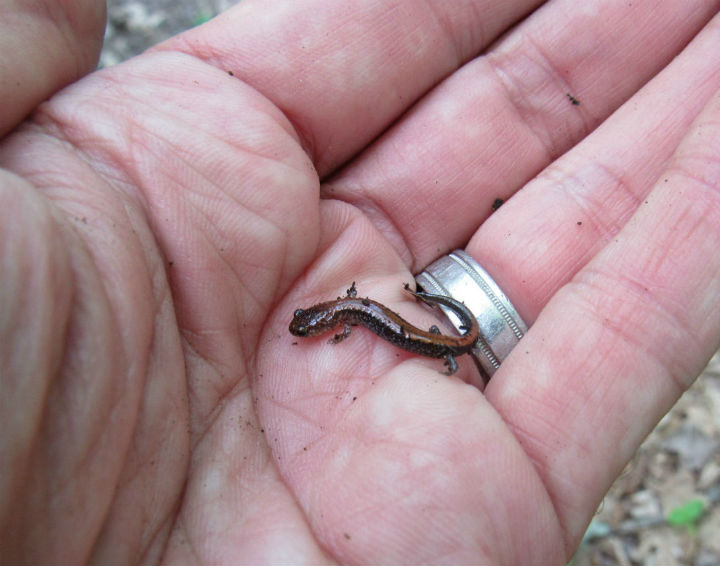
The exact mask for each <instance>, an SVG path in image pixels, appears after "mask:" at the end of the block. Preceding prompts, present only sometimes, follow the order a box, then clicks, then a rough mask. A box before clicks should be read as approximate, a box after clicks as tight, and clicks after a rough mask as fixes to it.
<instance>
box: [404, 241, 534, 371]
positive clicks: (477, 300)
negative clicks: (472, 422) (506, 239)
mask: <svg viewBox="0 0 720 566" xmlns="http://www.w3.org/2000/svg"><path fill="white" fill-rule="evenodd" d="M415 282H416V283H417V285H418V286H419V287H422V288H423V289H424V290H425V291H426V292H428V293H434V294H437V295H446V296H449V297H452V298H453V299H456V300H458V301H461V302H463V303H465V305H466V306H467V307H468V308H469V309H470V311H471V312H472V313H473V314H474V315H475V318H476V319H477V321H478V324H479V325H480V338H479V339H478V341H477V343H476V344H475V348H473V357H474V359H475V363H476V364H477V365H478V369H480V370H481V373H484V375H483V378H484V379H485V381H486V383H487V380H488V379H490V377H492V375H493V374H494V373H495V371H497V369H498V368H499V367H500V364H501V363H502V361H503V360H504V359H505V358H507V356H508V355H509V354H510V352H511V351H512V349H513V348H514V347H515V346H516V345H517V343H518V342H519V341H520V339H521V338H522V337H523V336H524V335H525V333H526V332H527V330H528V327H527V325H526V324H525V323H524V322H523V319H522V318H520V315H519V314H518V312H517V311H516V310H515V307H513V305H512V303H511V302H510V300H509V299H508V298H507V297H506V296H505V293H503V292H502V291H501V290H500V287H498V285H497V283H495V281H493V279H492V277H490V275H488V273H487V271H485V270H484V269H483V268H482V267H480V265H479V264H478V263H477V262H476V261H475V260H474V259H473V258H471V257H470V256H469V255H468V254H466V253H465V252H464V251H462V250H455V251H454V252H452V253H450V254H448V255H446V256H443V257H441V258H440V259H438V260H436V261H434V262H433V263H431V264H430V265H429V266H427V267H426V268H425V271H423V272H422V273H420V274H419V275H417V276H416V277H415ZM443 312H444V313H445V316H447V317H448V319H449V320H450V322H451V323H452V325H453V326H454V327H455V328H456V329H458V331H460V324H461V322H460V319H459V318H458V317H457V315H456V314H455V313H454V312H452V311H451V310H450V309H447V308H444V307H443Z"/></svg>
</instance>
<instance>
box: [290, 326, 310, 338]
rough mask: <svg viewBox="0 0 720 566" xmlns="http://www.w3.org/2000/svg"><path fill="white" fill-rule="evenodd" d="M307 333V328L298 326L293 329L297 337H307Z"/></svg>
mask: <svg viewBox="0 0 720 566" xmlns="http://www.w3.org/2000/svg"><path fill="white" fill-rule="evenodd" d="M307 333H308V329H307V326H298V327H296V328H293V334H295V336H307Z"/></svg>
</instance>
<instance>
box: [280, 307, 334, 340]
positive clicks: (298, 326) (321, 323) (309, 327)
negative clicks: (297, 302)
mask: <svg viewBox="0 0 720 566" xmlns="http://www.w3.org/2000/svg"><path fill="white" fill-rule="evenodd" d="M330 328H331V326H330V324H329V320H328V316H327V314H326V313H324V312H323V310H322V309H316V308H314V307H311V308H309V309H297V310H296V311H295V312H294V313H293V319H292V321H291V322H290V327H289V330H290V334H293V335H294V336H317V335H318V334H322V333H323V332H326V331H328V330H330Z"/></svg>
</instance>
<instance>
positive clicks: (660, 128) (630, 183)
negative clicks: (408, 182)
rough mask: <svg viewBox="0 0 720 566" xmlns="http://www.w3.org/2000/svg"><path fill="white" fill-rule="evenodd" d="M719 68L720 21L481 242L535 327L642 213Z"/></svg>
mask: <svg viewBox="0 0 720 566" xmlns="http://www.w3.org/2000/svg"><path fill="white" fill-rule="evenodd" d="M718 69H720V16H718V17H716V18H715V19H713V21H712V22H711V23H710V24H708V26H707V27H706V28H705V29H704V30H703V31H702V32H701V33H700V34H699V35H698V37H697V38H696V39H695V40H693V41H692V42H691V43H690V44H689V45H688V46H687V48H686V49H685V50H684V51H683V52H682V53H681V54H680V55H679V56H678V57H677V58H676V59H675V60H674V61H673V62H672V63H671V64H670V65H669V66H668V67H667V68H666V69H665V70H664V71H663V72H662V73H660V74H659V75H658V76H657V77H656V78H655V79H653V80H652V81H651V82H650V83H649V84H648V85H647V86H646V87H645V88H644V89H643V90H642V91H640V92H639V93H638V94H637V95H635V96H634V97H633V98H632V99H631V100H630V101H629V102H628V103H627V104H625V105H624V106H623V107H622V108H620V109H619V110H618V111H617V112H616V113H615V114H614V115H613V116H612V117H611V118H610V119H608V120H607V121H606V123H604V124H603V125H602V126H601V127H600V128H598V129H597V131H595V132H593V134H592V135H590V136H589V137H588V138H587V139H586V140H584V141H583V142H582V143H581V144H579V145H578V146H577V147H576V148H574V149H573V150H572V151H570V152H568V153H567V154H566V155H565V156H563V157H562V158H561V159H559V160H557V161H556V162H555V163H553V165H552V167H550V168H549V169H548V170H547V171H545V172H543V173H542V174H541V175H540V176H539V177H538V178H537V179H535V180H533V181H532V182H531V183H530V184H528V185H527V186H526V187H525V188H523V190H522V191H520V192H519V193H518V194H517V195H516V196H514V197H513V198H512V199H511V200H510V201H509V202H508V203H507V204H506V205H504V206H503V208H501V209H500V210H499V211H498V212H497V213H495V214H494V215H493V216H492V217H491V218H490V219H489V220H488V221H487V222H486V223H485V224H484V225H483V226H482V227H481V229H480V230H479V231H478V232H477V233H476V234H475V236H473V239H472V241H471V242H470V244H469V245H468V250H469V251H470V252H471V253H472V254H473V256H474V257H475V258H476V259H477V260H478V261H479V262H480V263H481V264H482V265H483V266H485V268H486V269H488V271H489V272H490V273H491V274H493V276H494V277H495V278H496V280H497V281H498V283H499V284H500V286H501V287H502V288H503V289H505V290H506V291H507V292H509V293H510V296H511V299H512V301H513V303H514V304H515V306H516V307H517V308H518V309H519V311H520V312H521V313H522V315H523V317H524V318H525V319H526V320H527V321H528V322H532V321H533V320H534V319H535V317H536V316H537V313H538V312H539V311H540V309H542V308H543V307H544V305H545V304H546V302H547V300H548V298H549V297H551V296H552V295H553V294H554V293H555V292H556V291H557V290H558V289H559V288H560V287H561V286H562V285H564V284H565V283H567V281H569V280H570V279H571V278H572V277H573V275H574V274H575V273H577V271H578V270H579V269H581V268H582V267H583V266H584V265H585V264H586V263H587V261H588V260H589V259H590V258H592V257H593V256H594V255H595V254H596V253H597V252H598V251H599V250H600V249H602V248H603V247H604V246H605V244H606V243H607V242H608V240H610V239H611V238H613V237H614V236H615V234H617V232H618V231H619V230H620V229H621V228H622V227H623V226H624V225H625V223H626V222H627V220H628V218H629V217H630V216H631V215H632V214H634V212H635V211H636V210H637V207H638V206H642V203H643V201H644V199H645V197H646V196H647V194H648V193H649V192H650V190H651V189H652V187H653V186H654V184H655V182H656V181H657V179H658V178H660V175H661V174H662V172H663V170H664V169H665V167H666V166H667V163H668V160H669V159H670V158H671V156H672V154H673V153H674V151H675V150H676V149H677V145H678V143H679V142H680V140H681V139H682V138H683V136H685V135H686V133H687V128H688V127H689V126H690V124H691V123H692V122H693V121H694V120H695V119H696V118H697V116H698V114H699V112H700V111H701V110H702V108H703V107H704V106H705V104H707V102H708V100H709V99H710V98H711V97H712V96H713V95H714V93H715V92H717V90H718V89H720V73H718ZM688 88H689V89H691V91H692V93H693V96H692V97H688V96H686V93H687V92H688V90H687V89H688ZM546 211H551V213H547V212H546Z"/></svg>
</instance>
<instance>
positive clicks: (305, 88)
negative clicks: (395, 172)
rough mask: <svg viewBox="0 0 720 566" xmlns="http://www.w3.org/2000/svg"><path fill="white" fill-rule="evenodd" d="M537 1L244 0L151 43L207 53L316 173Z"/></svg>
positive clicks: (340, 159) (372, 135)
mask: <svg viewBox="0 0 720 566" xmlns="http://www.w3.org/2000/svg"><path fill="white" fill-rule="evenodd" d="M538 3H539V2H538V0H521V1H515V2H494V1H492V0H483V1H480V2H463V3H458V2H452V3H449V2H442V1H435V2H420V3H418V2H414V1H412V0H405V1H393V2H391V1H378V2H362V3H349V4H337V2H333V1H332V0H315V1H313V2H303V3H293V2H275V3H269V4H268V3H266V2H249V1H244V2H242V3H241V4H239V5H238V6H237V7H236V8H234V9H232V10H228V11H227V12H226V13H224V14H222V15H221V16H219V17H218V18H216V19H215V20H213V21H211V22H209V23H208V24H206V25H204V26H202V27H200V28H197V29H195V30H191V31H189V32H186V33H185V34H182V35H181V36H178V37H177V38H174V39H172V40H170V41H169V42H166V43H164V44H162V45H160V46H158V48H159V49H172V50H182V51H185V52H188V53H191V54H192V55H194V56H196V57H200V58H202V59H206V60H208V61H211V62H212V63H213V64H214V65H216V66H218V67H220V68H222V69H224V70H227V71H232V73H233V74H234V75H235V76H236V77H238V78H239V79H241V80H243V81H245V82H247V83H248V84H249V85H251V86H253V87H254V88H256V89H257V90H258V91H260V92H261V93H262V94H264V95H265V96H267V97H268V98H269V99H270V100H271V101H272V102H273V103H275V104H276V105H277V106H278V107H279V108H281V109H282V110H283V111H284V112H285V114H286V115H287V116H288V118H289V119H290V120H291V121H292V122H293V125H294V126H295V128H296V129H297V130H298V132H299V134H300V137H301V138H302V139H303V140H304V144H305V147H306V149H307V151H308V152H309V153H310V154H311V155H312V156H313V161H314V162H315V166H316V168H317V169H318V171H319V172H320V174H321V176H322V175H324V174H326V173H327V172H328V171H331V170H332V169H334V168H335V167H337V166H338V164H340V163H342V162H343V161H345V160H346V159H348V157H350V156H351V155H353V154H354V153H355V152H357V151H358V150H359V149H360V148H362V147H364V146H365V145H366V144H367V143H368V142H369V141H371V140H372V139H373V138H375V137H376V136H377V135H378V134H379V133H380V132H382V131H383V130H384V129H385V128H387V126H388V125H389V124H390V123H392V122H393V121H394V120H395V119H396V118H397V117H398V116H399V115H400V114H401V113H402V112H404V111H405V110H406V109H407V107H408V106H409V105H410V104H411V103H412V102H413V101H414V100H416V99H417V98H418V97H419V96H420V95H421V94H422V93H424V92H425V91H426V90H427V89H428V88H430V87H431V86H432V85H434V84H435V83H436V82H437V81H439V80H440V79H441V78H442V77H444V76H446V75H447V74H448V73H450V72H452V71H453V70H454V69H456V68H457V67H458V66H459V65H460V64H462V63H463V62H465V61H467V60H468V59H470V58H472V57H474V56H475V55H476V54H477V53H478V52H480V51H481V50H482V49H483V48H484V47H485V46H486V45H488V43H489V42H491V41H492V40H494V39H495V38H496V37H497V36H498V34H500V33H501V32H502V31H504V30H505V29H506V28H507V27H508V26H509V25H511V24H512V23H513V22H514V21H515V20H517V19H518V18H521V17H522V16H523V15H525V14H526V13H527V12H528V11H530V10H531V9H532V8H533V7H534V6H535V5H536V4H538Z"/></svg>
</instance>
